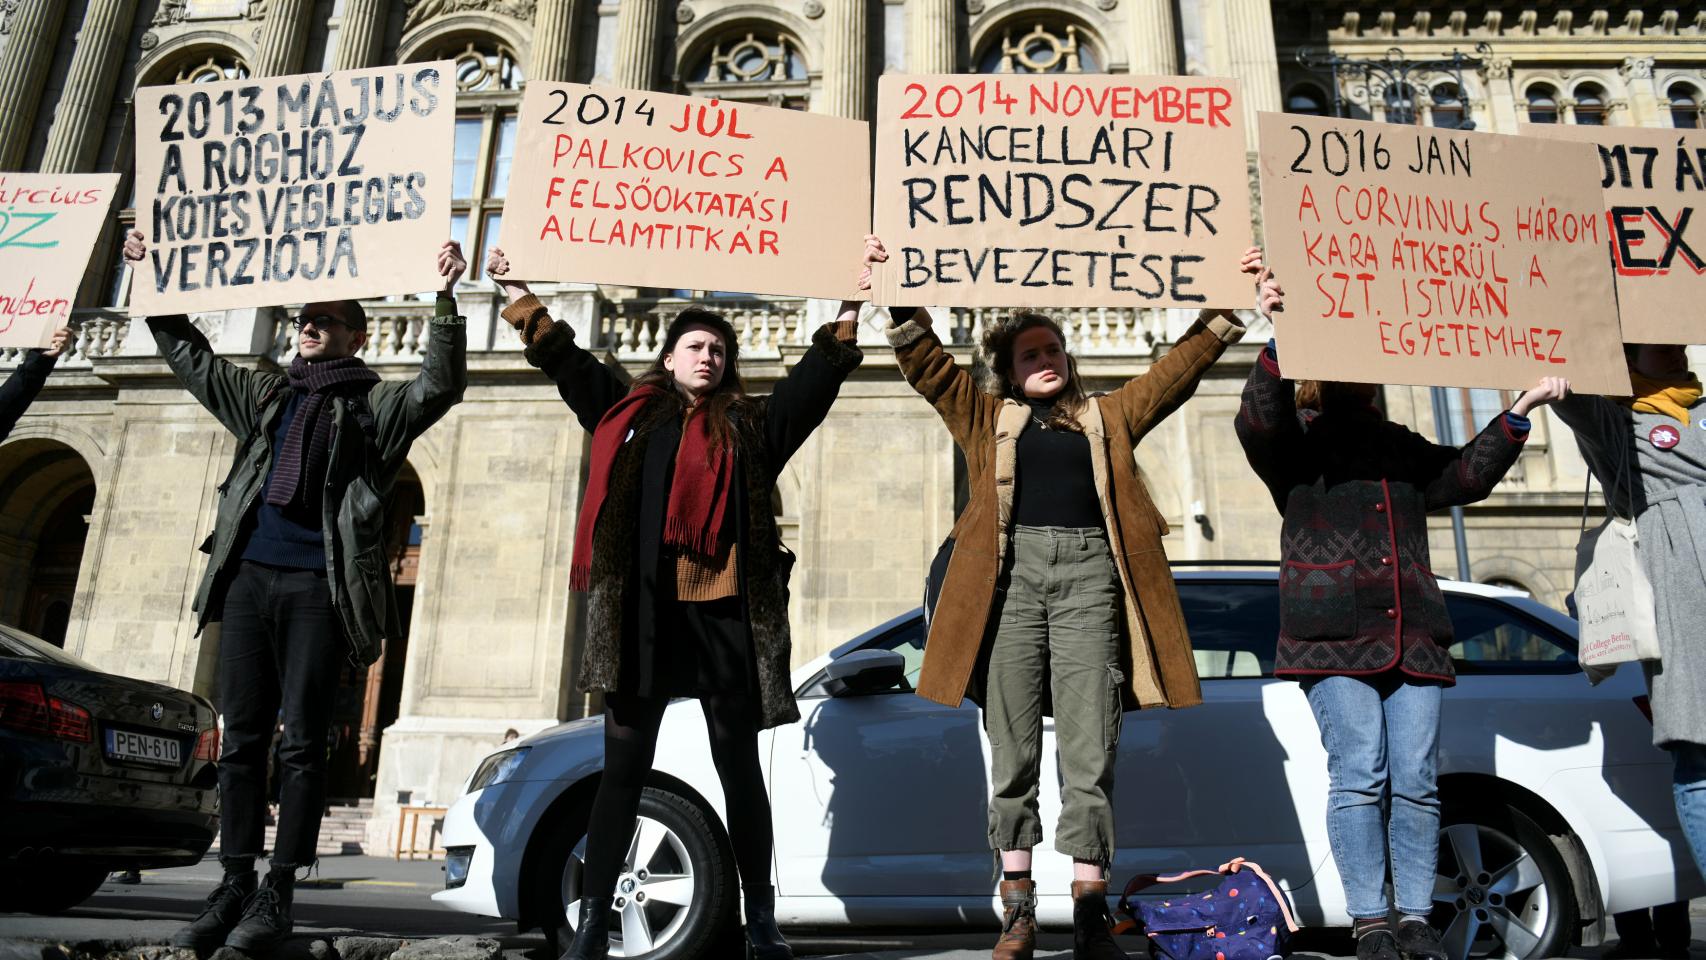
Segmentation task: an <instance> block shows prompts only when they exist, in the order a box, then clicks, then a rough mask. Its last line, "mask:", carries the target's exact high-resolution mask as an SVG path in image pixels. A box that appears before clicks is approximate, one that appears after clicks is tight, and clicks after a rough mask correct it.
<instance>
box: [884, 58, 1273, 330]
mask: <svg viewBox="0 0 1706 960" xmlns="http://www.w3.org/2000/svg"><path fill="white" fill-rule="evenodd" d="M877 89H878V97H877V100H878V105H877V180H876V189H875V193H876V197H877V206H876V210H875V214H874V218H875V220H876V233H877V235H878V236H880V237H882V239H883V243H884V244H885V245H886V246H887V247H888V250H889V260H888V262H887V263H886V264H883V265H881V266H880V267H879V268H878V269H877V270H876V271H875V274H874V280H873V284H872V287H873V289H874V290H875V291H876V299H877V301H878V302H879V303H885V304H897V305H901V304H917V303H951V304H956V305H960V306H1012V305H1025V306H1035V307H1071V306H1109V307H1112V306H1124V307H1170V306H1199V307H1200V306H1209V307H1242V306H1247V305H1249V303H1250V302H1251V299H1252V294H1251V286H1250V279H1249V277H1248V276H1245V275H1243V274H1241V273H1239V271H1238V260H1239V257H1240V256H1241V255H1242V254H1243V252H1244V250H1245V248H1247V247H1248V246H1249V245H1250V187H1249V173H1248V170H1247V169H1246V168H1245V159H1244V151H1245V145H1244V124H1243V119H1242V110H1243V104H1242V95H1241V93H1240V92H1239V88H1238V84H1237V82H1236V81H1233V80H1217V79H1213V78H1205V77H1131V76H1089V75H1082V76H1080V75H1073V76H1064V75H1057V74H1047V75H1002V76H999V77H996V76H981V75H977V76H970V75H967V76H912V77H908V76H885V77H883V78H882V79H881V80H880V81H879V82H878V88H877Z"/></svg>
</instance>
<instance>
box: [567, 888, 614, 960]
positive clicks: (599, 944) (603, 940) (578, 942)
mask: <svg viewBox="0 0 1706 960" xmlns="http://www.w3.org/2000/svg"><path fill="white" fill-rule="evenodd" d="M615 899H616V898H615V897H582V898H581V918H580V922H579V923H577V924H575V939H574V941H573V942H572V943H570V944H569V950H568V952H567V953H565V954H563V955H562V956H561V957H558V958H557V960H605V958H606V957H608V956H610V905H611V903H612V902H613V901H614V900H615Z"/></svg>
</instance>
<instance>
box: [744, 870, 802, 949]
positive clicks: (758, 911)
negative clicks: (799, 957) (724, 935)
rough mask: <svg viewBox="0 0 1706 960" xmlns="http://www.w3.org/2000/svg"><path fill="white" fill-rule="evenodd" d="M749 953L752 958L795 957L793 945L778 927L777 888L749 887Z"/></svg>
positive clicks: (747, 907)
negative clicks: (790, 944) (789, 944)
mask: <svg viewBox="0 0 1706 960" xmlns="http://www.w3.org/2000/svg"><path fill="white" fill-rule="evenodd" d="M745 893H746V955H747V956H748V957H749V958H750V960H794V948H793V947H790V946H788V941H786V940H784V939H782V931H781V930H780V929H778V928H777V926H776V888H775V887H772V886H770V885H769V884H765V885H764V886H762V887H748V888H746V891H745Z"/></svg>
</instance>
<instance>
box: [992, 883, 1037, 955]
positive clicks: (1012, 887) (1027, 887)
mask: <svg viewBox="0 0 1706 960" xmlns="http://www.w3.org/2000/svg"><path fill="white" fill-rule="evenodd" d="M1036 949H1037V884H1036V882H1035V881H1033V880H1003V881H1001V939H1000V940H997V941H996V942H995V953H994V955H993V958H992V960H1031V954H1033V953H1035V952H1036Z"/></svg>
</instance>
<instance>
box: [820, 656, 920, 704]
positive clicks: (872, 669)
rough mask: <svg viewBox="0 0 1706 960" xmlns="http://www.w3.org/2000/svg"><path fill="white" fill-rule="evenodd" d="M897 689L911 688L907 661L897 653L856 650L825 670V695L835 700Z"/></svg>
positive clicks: (831, 662) (833, 662)
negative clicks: (836, 698)
mask: <svg viewBox="0 0 1706 960" xmlns="http://www.w3.org/2000/svg"><path fill="white" fill-rule="evenodd" d="M897 686H898V687H900V688H901V689H907V686H906V658H905V657H903V656H901V655H900V654H898V653H895V652H894V651H893V650H855V651H853V652H852V653H849V654H847V655H846V656H844V657H838V658H836V659H834V660H831V661H830V662H829V666H827V667H825V668H824V681H823V688H824V692H826V693H828V694H829V695H830V696H832V697H863V696H866V695H868V694H873V693H883V692H885V691H888V690H893V689H894V688H895V687H897Z"/></svg>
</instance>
